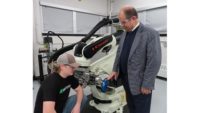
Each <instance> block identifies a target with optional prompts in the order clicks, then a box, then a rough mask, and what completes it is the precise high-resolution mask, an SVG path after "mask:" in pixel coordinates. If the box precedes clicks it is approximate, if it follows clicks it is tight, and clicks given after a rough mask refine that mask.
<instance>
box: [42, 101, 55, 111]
mask: <svg viewBox="0 0 200 113" xmlns="http://www.w3.org/2000/svg"><path fill="white" fill-rule="evenodd" d="M43 113H56V111H55V102H54V101H44V102H43Z"/></svg>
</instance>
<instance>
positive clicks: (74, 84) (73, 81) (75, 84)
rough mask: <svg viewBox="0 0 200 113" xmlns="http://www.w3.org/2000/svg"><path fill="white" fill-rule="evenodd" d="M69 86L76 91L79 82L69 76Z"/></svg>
mask: <svg viewBox="0 0 200 113" xmlns="http://www.w3.org/2000/svg"><path fill="white" fill-rule="evenodd" d="M70 84H71V87H72V88H73V89H76V88H77V87H78V86H79V82H78V80H77V79H76V78H75V77H74V76H70Z"/></svg>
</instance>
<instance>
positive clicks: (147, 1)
mask: <svg viewBox="0 0 200 113" xmlns="http://www.w3.org/2000/svg"><path fill="white" fill-rule="evenodd" d="M166 4H167V0H112V15H117V14H118V12H119V9H120V8H121V7H122V6H123V5H133V6H134V7H135V8H136V9H137V10H138V11H140V10H144V9H151V8H155V7H160V6H165V5H166Z"/></svg>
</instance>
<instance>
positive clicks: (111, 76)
mask: <svg viewBox="0 0 200 113" xmlns="http://www.w3.org/2000/svg"><path fill="white" fill-rule="evenodd" d="M118 75H119V73H118V72H114V71H113V72H112V73H111V74H110V75H109V76H108V77H107V80H112V79H113V78H114V79H115V80H117V77H118Z"/></svg>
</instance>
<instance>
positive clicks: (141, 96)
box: [107, 6, 161, 113]
mask: <svg viewBox="0 0 200 113" xmlns="http://www.w3.org/2000/svg"><path fill="white" fill-rule="evenodd" d="M118 17H119V21H120V23H121V25H122V27H123V28H124V29H125V32H124V34H123V35H122V37H121V40H120V43H119V47H118V51H117V54H116V58H115V62H114V65H113V72H112V73H111V75H110V76H109V77H108V78H107V79H113V78H115V79H117V78H121V79H122V83H123V86H124V89H125V92H126V98H127V104H128V108H129V111H130V113H150V106H151V96H152V90H153V89H154V84H155V78H156V75H157V73H158V71H159V68H160V65H161V46H160V39H159V33H158V32H157V31H155V30H154V29H152V28H149V27H146V26H144V25H143V24H142V23H141V22H139V20H138V14H137V11H136V10H135V8H134V7H132V6H124V7H122V8H121V9H120V12H119V15H118Z"/></svg>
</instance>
